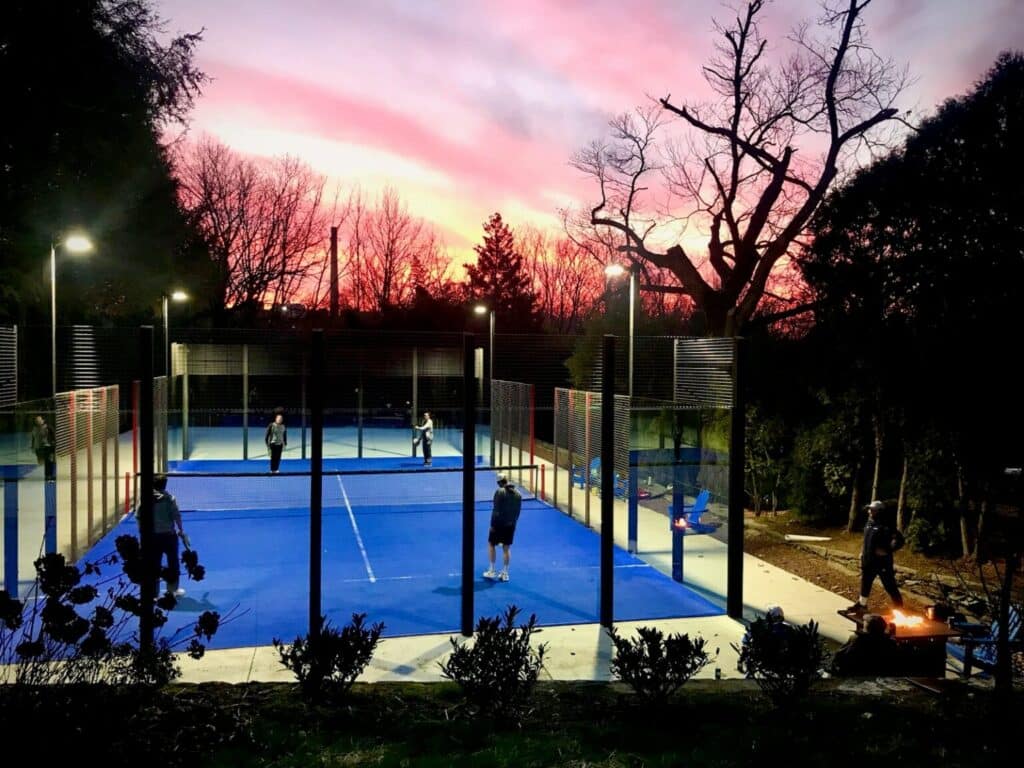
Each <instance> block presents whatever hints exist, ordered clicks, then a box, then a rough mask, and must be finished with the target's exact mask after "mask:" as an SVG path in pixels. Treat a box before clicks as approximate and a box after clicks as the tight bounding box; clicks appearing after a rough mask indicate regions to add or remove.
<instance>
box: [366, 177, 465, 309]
mask: <svg viewBox="0 0 1024 768" xmlns="http://www.w3.org/2000/svg"><path fill="white" fill-rule="evenodd" d="M347 229H348V257H349V261H350V266H349V274H350V280H351V282H350V290H349V296H348V299H349V302H350V303H351V305H352V306H354V307H356V308H358V309H361V310H380V311H383V310H385V309H388V308H389V307H395V306H401V305H405V304H408V303H409V302H411V301H412V299H413V296H414V293H415V289H416V286H417V285H418V284H419V285H421V286H422V287H424V288H426V289H427V290H430V289H431V287H433V288H434V289H435V290H437V289H438V288H439V286H440V285H442V284H443V283H444V282H446V276H447V269H446V263H445V261H446V258H445V254H444V249H443V247H442V246H441V244H440V243H439V241H438V238H437V235H436V233H435V232H434V230H433V228H432V227H431V226H429V225H428V224H426V223H425V222H424V221H423V220H422V219H418V218H416V217H414V216H412V215H411V214H410V213H409V211H408V209H407V208H406V205H405V203H403V202H402V200H401V198H400V197H399V195H398V192H397V191H396V190H394V189H392V188H390V187H389V188H387V189H385V190H384V191H383V192H381V194H380V196H379V198H378V199H377V203H376V205H375V206H374V207H373V208H368V207H367V206H366V202H365V200H364V199H363V198H362V197H361V196H359V197H357V199H356V200H354V201H353V204H352V208H351V211H350V214H349V221H348V227H347Z"/></svg>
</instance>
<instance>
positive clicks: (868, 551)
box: [849, 501, 903, 613]
mask: <svg viewBox="0 0 1024 768" xmlns="http://www.w3.org/2000/svg"><path fill="white" fill-rule="evenodd" d="M865 509H866V510H867V511H868V522H867V524H866V525H865V526H864V543H863V545H862V546H861V551H860V574H861V575H860V600H859V602H856V603H854V604H853V605H852V606H850V609H849V610H851V611H856V612H858V613H863V612H864V611H865V610H866V609H867V606H868V596H869V595H870V594H871V587H872V585H873V584H874V582H875V577H876V576H877V577H878V578H879V579H881V581H882V586H883V587H884V588H885V591H886V592H888V593H889V597H891V598H892V603H893V605H894V606H895V607H896V608H900V607H902V606H903V597H902V596H901V595H900V590H899V587H897V586H896V569H895V567H894V566H893V553H894V552H896V551H897V550H899V549H900V548H901V547H902V546H903V534H901V533H900V532H899V531H898V530H896V529H895V528H890V527H889V526H888V525H886V524H885V523H884V522H883V521H882V519H881V518H882V512H883V510H884V509H885V504H883V503H882V502H880V501H872V502H871V503H870V504H868V505H867V506H866V507H865Z"/></svg>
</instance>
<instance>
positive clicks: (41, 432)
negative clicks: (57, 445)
mask: <svg viewBox="0 0 1024 768" xmlns="http://www.w3.org/2000/svg"><path fill="white" fill-rule="evenodd" d="M32 451H33V453H35V455H36V461H38V462H39V463H40V464H41V465H43V468H44V474H45V476H46V479H47V480H48V481H52V480H54V479H56V474H57V473H56V465H55V462H54V450H53V430H51V429H50V425H49V424H47V423H46V419H44V418H43V417H42V416H36V423H35V426H33V427H32Z"/></svg>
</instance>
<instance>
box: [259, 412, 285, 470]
mask: <svg viewBox="0 0 1024 768" xmlns="http://www.w3.org/2000/svg"><path fill="white" fill-rule="evenodd" d="M264 442H265V443H266V444H267V451H269V452H270V471H271V472H274V473H276V472H277V470H278V469H280V468H281V453H282V452H283V451H284V449H285V446H287V445H288V428H287V427H285V425H284V415H283V414H280V413H279V414H277V415H276V416H274V420H273V421H272V422H270V423H269V424H267V434H266V436H265V437H264Z"/></svg>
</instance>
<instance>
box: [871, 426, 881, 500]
mask: <svg viewBox="0 0 1024 768" xmlns="http://www.w3.org/2000/svg"><path fill="white" fill-rule="evenodd" d="M871 424H872V427H873V428H874V431H875V472H874V474H873V475H872V477H871V501H874V500H875V499H877V498H878V477H879V475H881V473H882V440H883V435H882V419H881V417H879V416H875V417H874V418H873V419H872V420H871Z"/></svg>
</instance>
